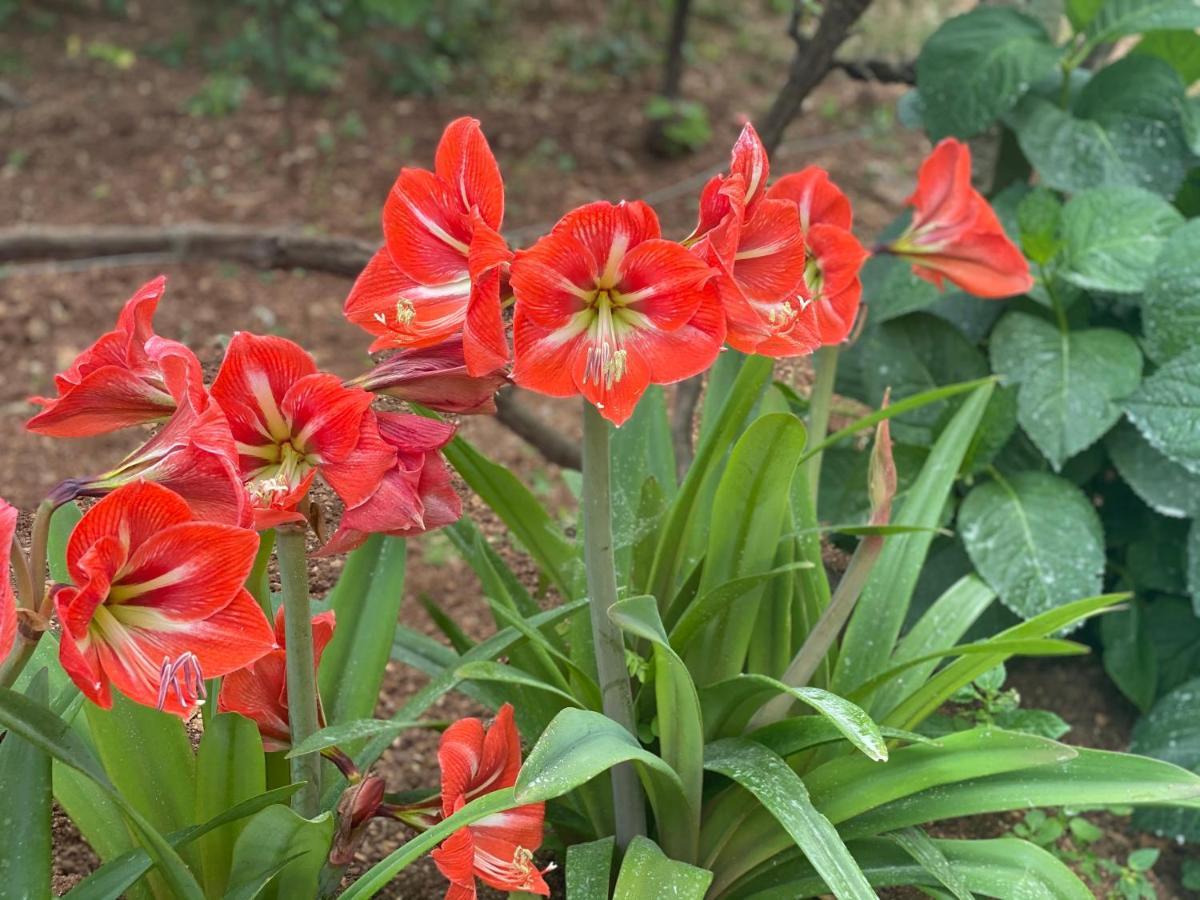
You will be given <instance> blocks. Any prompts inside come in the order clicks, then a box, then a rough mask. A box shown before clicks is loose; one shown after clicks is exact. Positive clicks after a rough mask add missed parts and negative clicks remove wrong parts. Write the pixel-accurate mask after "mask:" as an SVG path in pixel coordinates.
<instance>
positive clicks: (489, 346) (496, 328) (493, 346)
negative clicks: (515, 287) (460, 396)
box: [463, 270, 508, 377]
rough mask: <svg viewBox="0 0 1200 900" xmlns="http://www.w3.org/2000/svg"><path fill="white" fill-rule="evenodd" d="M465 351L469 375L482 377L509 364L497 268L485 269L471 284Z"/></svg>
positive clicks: (465, 328) (464, 329) (464, 339)
mask: <svg viewBox="0 0 1200 900" xmlns="http://www.w3.org/2000/svg"><path fill="white" fill-rule="evenodd" d="M463 351H464V355H465V358H466V363H467V374H468V375H472V376H475V377H482V376H484V375H487V374H488V373H490V372H495V371H497V370H499V369H503V368H504V367H505V366H506V365H507V364H508V341H507V340H505V337H504V319H503V318H502V316H501V315H500V273H499V272H497V271H495V270H493V271H490V272H485V273H484V274H483V275H481V276H480V277H479V278H478V279H477V280H476V281H475V282H474V283H473V284H472V285H471V300H470V302H469V303H468V304H467V319H466V322H464V323H463Z"/></svg>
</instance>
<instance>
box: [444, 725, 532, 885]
mask: <svg viewBox="0 0 1200 900" xmlns="http://www.w3.org/2000/svg"><path fill="white" fill-rule="evenodd" d="M438 764H439V765H440V766H441V769H442V815H444V816H449V815H452V814H453V813H455V812H457V811H458V810H460V809H462V807H463V806H464V805H466V803H468V802H469V801H471V800H474V799H475V798H476V797H478V796H480V795H482V794H488V793H491V792H492V791H498V790H500V789H501V788H506V787H512V786H513V785H514V784H516V782H517V773H518V772H519V771H520V769H521V738H520V735H518V734H517V726H516V725H515V724H514V723H513V708H512V705H511V704H508V703H506V704H504V706H502V707H500V711H499V713H497V714H496V719H495V721H494V722H493V723H492V726H491V728H487V729H485V728H484V727H483V723H482V722H480V721H479V719H460V720H459V721H457V722H455V723H454V724H453V725H451V726H450V727H449V728H447V729H446V731H445V732H444V733H443V734H442V741H441V744H440V745H439V747H438ZM544 816H545V804H544V803H530V804H528V805H527V806H518V807H517V808H516V809H510V810H509V811H508V812H502V813H496V814H495V815H492V816H488V817H487V818H486V819H480V820H479V821H478V822H476V823H475V824H474V825H468V826H467V827H466V828H462V829H459V830H458V831H456V832H454V834H453V835H451V836H450V837H449V838H447V839H446V840H445V841H443V842H442V845H441V846H440V847H438V848H437V849H436V850H434V851H433V854H432V855H433V861H434V862H435V863H437V867H438V869H439V870H440V871H441V873H442V874H443V875H445V876H446V877H447V878H449V879H450V889H449V890H448V891H446V900H474V897H475V879H476V877H478V878H479V879H480V880H481V881H482V882H483V883H484V884H486V885H489V886H491V887H494V888H497V889H498V890H501V891H528V892H530V893H534V894H541V895H543V896H546V897H548V896H550V888H549V886H548V885H547V884H546V882H545V880H544V879H543V878H542V875H543V874H544V873H545V871H547V870H545V869H542V870H539V869H538V868H537V867H536V866H535V865H534V864H533V851H534V850H537V849H538V847H540V846H541V845H542V825H543V821H544Z"/></svg>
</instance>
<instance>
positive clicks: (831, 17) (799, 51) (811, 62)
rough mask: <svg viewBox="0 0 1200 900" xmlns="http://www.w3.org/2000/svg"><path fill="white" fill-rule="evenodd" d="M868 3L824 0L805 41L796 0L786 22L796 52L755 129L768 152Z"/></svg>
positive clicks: (801, 7)
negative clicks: (777, 91) (814, 30)
mask: <svg viewBox="0 0 1200 900" xmlns="http://www.w3.org/2000/svg"><path fill="white" fill-rule="evenodd" d="M870 5H871V0H827V2H826V3H825V10H824V12H823V13H822V14H821V21H820V23H819V24H818V25H817V31H816V34H814V35H813V37H812V39H811V40H808V39H806V38H805V37H804V35H803V33H802V31H801V28H800V25H801V22H802V19H803V15H804V6H805V4H804V3H803V2H802V0H797V2H796V4H795V6H794V7H793V10H792V17H791V21H790V22H789V24H788V34H789V35H790V36H791V38H792V40H793V41H795V43H796V55H795V57H794V58H793V59H792V65H791V68H790V70H789V71H788V78H787V81H786V82H785V83H784V85H783V87H782V88H781V89H780V91H779V93H778V94H777V95H776V97H775V101H774V102H773V103H772V104H771V109H770V111H769V112H768V113H767V117H766V119H765V120H764V121H763V125H762V128H760V129H759V134H760V135H761V137H762V141H763V144H764V145H765V146H766V148H767V152H768V153H771V152H773V151H774V150H775V148H776V147H778V146H779V142H780V141H782V140H783V134H784V132H785V131H786V130H787V127H788V125H790V124H791V122H792V120H793V119H794V118H796V116H797V115H799V113H800V107H801V105H802V104H803V103H804V100H805V99H806V98H807V97H808V95H809V94H810V93H812V90H813V88H815V87H816V86H817V85H818V84H820V83H821V81H822V80H823V79H824V78H825V76H826V75H827V74H828V73H829V70H830V69H831V68H833V64H834V54H835V53H837V50H838V48H839V47H841V45H842V43H843V42H844V41H845V40H846V38H847V37H848V36H849V34H850V28H851V27H852V26H853V25H854V23H855V22H857V21H858V19H859V17H860V16H861V15H862V14H863V13H864V12H866V9H867V7H868V6H870Z"/></svg>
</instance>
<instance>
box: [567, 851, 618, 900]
mask: <svg viewBox="0 0 1200 900" xmlns="http://www.w3.org/2000/svg"><path fill="white" fill-rule="evenodd" d="M616 843H617V839H616V838H614V837H606V838H601V839H600V840H598V841H588V842H587V843H585V844H572V845H571V846H569V847H568V848H567V872H566V875H567V896H568V897H570V898H571V900H608V886H609V885H610V884H611V883H612V882H611V878H612V860H613V849H614V848H615V847H616Z"/></svg>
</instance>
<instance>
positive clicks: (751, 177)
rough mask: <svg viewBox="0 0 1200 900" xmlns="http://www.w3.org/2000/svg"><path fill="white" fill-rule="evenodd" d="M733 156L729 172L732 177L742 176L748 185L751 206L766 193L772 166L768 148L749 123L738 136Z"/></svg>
mask: <svg viewBox="0 0 1200 900" xmlns="http://www.w3.org/2000/svg"><path fill="white" fill-rule="evenodd" d="M732 156H733V158H732V162H731V163H730V166H729V172H730V174H731V175H741V176H742V180H743V181H744V182H745V184H746V205H747V206H750V205H751V204H753V203H754V202H755V201H756V200H758V199H759V197H760V196H761V195H763V194H765V193H766V189H767V178H768V177H769V176H770V174H771V166H770V164H769V163H768V161H767V148H766V147H764V146H763V142H762V140H761V139H760V138H759V136H758V132H757V131H755V130H754V126H753V125H751V124H750V123H749V122H747V123H746V126H745V127H744V128H743V129H742V133H741V134H740V135H738V139H737V141H736V142H735V143H734V145H733V154H732Z"/></svg>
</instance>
